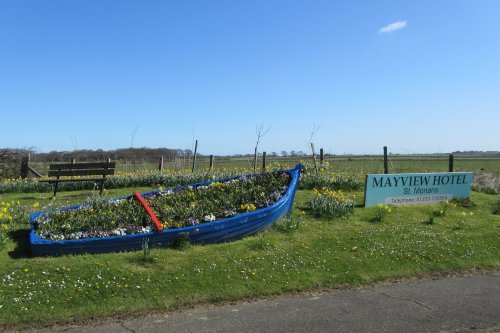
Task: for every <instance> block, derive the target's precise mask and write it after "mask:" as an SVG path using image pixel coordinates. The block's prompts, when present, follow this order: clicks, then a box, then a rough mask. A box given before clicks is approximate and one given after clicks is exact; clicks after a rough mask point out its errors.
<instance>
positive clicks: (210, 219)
mask: <svg viewBox="0 0 500 333" xmlns="http://www.w3.org/2000/svg"><path fill="white" fill-rule="evenodd" d="M203 220H204V221H205V222H212V221H215V216H214V215H213V214H209V215H205V216H203Z"/></svg>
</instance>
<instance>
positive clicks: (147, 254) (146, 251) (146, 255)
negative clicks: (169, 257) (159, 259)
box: [141, 237, 154, 262]
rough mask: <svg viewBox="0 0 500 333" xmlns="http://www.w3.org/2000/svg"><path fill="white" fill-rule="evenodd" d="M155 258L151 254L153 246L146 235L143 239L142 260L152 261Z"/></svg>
mask: <svg viewBox="0 0 500 333" xmlns="http://www.w3.org/2000/svg"><path fill="white" fill-rule="evenodd" d="M153 260H154V258H153V256H152V255H151V248H150V247H149V238H147V237H144V238H143V239H142V257H141V261H142V262H152V261H153Z"/></svg>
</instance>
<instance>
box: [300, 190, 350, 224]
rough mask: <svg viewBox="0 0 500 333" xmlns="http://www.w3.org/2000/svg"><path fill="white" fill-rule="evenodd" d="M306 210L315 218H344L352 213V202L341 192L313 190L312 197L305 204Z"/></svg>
mask: <svg viewBox="0 0 500 333" xmlns="http://www.w3.org/2000/svg"><path fill="white" fill-rule="evenodd" d="M307 208H308V209H309V210H310V212H311V213H312V214H313V215H314V216H316V217H326V218H335V217H345V216H347V215H348V214H350V213H352V212H353V211H354V200H353V199H352V198H351V197H348V196H347V195H346V194H344V193H343V192H342V191H334V190H330V189H328V188H326V187H324V188H322V189H321V190H317V189H313V196H312V197H311V199H310V200H309V201H308V202H307Z"/></svg>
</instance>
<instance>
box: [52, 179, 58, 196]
mask: <svg viewBox="0 0 500 333" xmlns="http://www.w3.org/2000/svg"><path fill="white" fill-rule="evenodd" d="M57 186H59V182H56V184H55V185H54V196H53V197H54V198H55V197H56V193H57Z"/></svg>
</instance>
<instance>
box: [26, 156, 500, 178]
mask: <svg viewBox="0 0 500 333" xmlns="http://www.w3.org/2000/svg"><path fill="white" fill-rule="evenodd" d="M304 160H308V161H312V160H313V159H312V157H311V156H303V157H277V156H276V157H273V156H267V158H266V165H272V164H273V163H278V164H280V165H287V166H289V167H293V166H295V165H296V164H297V163H299V162H300V161H304ZM318 161H319V157H318ZM325 161H327V162H328V163H330V166H331V167H332V168H333V170H336V171H349V172H353V173H383V171H384V159H383V156H380V155H373V156H327V157H326V158H325ZM31 165H32V166H33V167H34V168H35V169H36V170H38V171H39V172H41V173H42V174H47V170H48V163H37V162H33V163H31ZM261 166H262V157H259V160H258V167H259V168H260V167H261ZM388 166H389V172H390V173H402V172H446V171H448V155H447V154H443V155H438V154H434V155H389V158H388ZM214 167H215V168H216V169H231V168H239V169H251V168H253V157H215V159H214ZM158 168H159V162H158V163H151V162H140V161H136V162H130V161H126V162H121V161H118V163H117V171H118V172H120V173H131V172H136V171H141V170H149V171H152V170H158ZM191 168H192V159H188V158H183V159H181V158H177V159H173V160H165V161H164V169H165V170H191ZM208 168H209V158H208V157H205V156H203V157H198V158H197V159H196V165H195V170H207V169H208ZM454 170H455V171H472V172H479V171H485V172H492V173H495V174H500V156H495V155H458V156H455V157H454Z"/></svg>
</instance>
